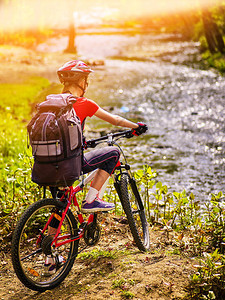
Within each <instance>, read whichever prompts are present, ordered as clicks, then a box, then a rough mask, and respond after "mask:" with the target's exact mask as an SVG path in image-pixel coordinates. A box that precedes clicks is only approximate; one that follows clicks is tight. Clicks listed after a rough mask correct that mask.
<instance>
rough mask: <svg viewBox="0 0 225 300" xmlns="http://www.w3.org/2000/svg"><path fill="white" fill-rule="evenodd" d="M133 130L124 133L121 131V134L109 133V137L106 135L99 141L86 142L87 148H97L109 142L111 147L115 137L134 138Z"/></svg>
mask: <svg viewBox="0 0 225 300" xmlns="http://www.w3.org/2000/svg"><path fill="white" fill-rule="evenodd" d="M132 132H133V130H132V129H130V130H124V131H120V132H115V133H108V134H107V135H104V136H102V137H99V138H97V139H91V140H88V141H86V143H85V146H86V148H95V147H96V146H97V145H98V144H100V143H101V142H103V141H105V140H108V141H107V143H108V144H109V145H110V144H111V145H112V144H113V139H114V138H115V137H121V138H122V137H125V138H128V139H129V138H132V137H133V136H134V135H133V133H132Z"/></svg>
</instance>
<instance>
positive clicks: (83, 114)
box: [57, 60, 147, 213]
mask: <svg viewBox="0 0 225 300" xmlns="http://www.w3.org/2000/svg"><path fill="white" fill-rule="evenodd" d="M92 72H93V70H91V68H90V67H89V66H87V65H86V64H85V63H84V62H82V61H79V60H73V61H69V62H67V63H65V64H64V65H63V66H62V67H61V68H59V70H58V72H57V74H58V77H59V80H60V82H61V83H62V84H63V86H64V87H63V91H62V93H70V94H72V95H73V96H74V97H75V98H77V101H76V102H75V103H74V105H73V107H74V109H75V111H76V114H77V116H78V117H79V119H80V121H81V123H82V128H84V123H85V119H86V118H87V117H92V116H96V117H98V118H100V119H102V120H104V121H106V122H108V123H110V124H112V125H115V126H121V127H127V128H132V129H133V134H134V135H140V134H142V133H144V132H145V131H146V130H147V126H146V125H145V124H142V123H137V124H136V123H133V122H131V121H129V120H126V119H124V118H122V117H120V116H117V115H113V114H111V113H109V112H107V111H105V110H104V109H102V108H101V107H100V106H99V105H98V104H97V103H95V102H94V101H93V100H89V99H87V98H85V97H84V94H85V92H86V89H87V87H88V76H89V74H90V73H92ZM119 157H120V152H119V150H118V148H117V147H105V148H100V149H97V150H93V151H90V152H88V153H86V154H84V156H83V162H82V171H83V174H86V173H88V172H90V171H93V170H95V169H98V171H97V173H96V175H95V177H94V179H93V182H92V185H91V187H90V189H89V191H88V193H87V196H86V198H85V201H83V203H82V207H81V211H82V212H85V213H89V212H97V211H108V210H112V209H113V208H114V207H115V205H114V204H113V203H108V202H105V201H102V200H101V199H99V197H98V194H99V191H100V189H101V187H102V186H103V184H104V183H105V181H106V180H107V179H108V177H109V176H110V175H111V174H112V172H113V170H114V168H115V166H116V164H117V162H118V160H119Z"/></svg>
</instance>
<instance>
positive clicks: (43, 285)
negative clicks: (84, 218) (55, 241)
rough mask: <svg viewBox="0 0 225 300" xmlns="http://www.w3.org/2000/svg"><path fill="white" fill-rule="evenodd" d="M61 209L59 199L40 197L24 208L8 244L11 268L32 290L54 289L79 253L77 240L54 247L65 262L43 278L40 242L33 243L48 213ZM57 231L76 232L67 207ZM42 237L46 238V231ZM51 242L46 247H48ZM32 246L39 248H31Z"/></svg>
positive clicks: (61, 205) (74, 223)
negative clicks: (59, 229)
mask: <svg viewBox="0 0 225 300" xmlns="http://www.w3.org/2000/svg"><path fill="white" fill-rule="evenodd" d="M63 209H64V205H63V203H62V202H61V201H59V200H56V199H41V200H39V201H37V202H35V203H33V204H32V205H31V206H30V207H28V208H27V210H26V211H25V212H24V213H23V215H22V217H21V218H20V220H19V222H18V224H17V226H16V228H15V230H14V233H13V237H12V247H11V256H12V263H13V268H14V270H15V273H16V275H17V277H18V278H19V279H20V281H21V282H22V283H23V284H24V285H25V286H26V287H28V288H30V289H32V290H35V291H39V292H44V291H45V290H49V289H53V288H55V287H56V286H58V285H59V284H60V283H61V282H62V281H63V280H64V279H65V278H66V276H67V275H68V273H69V272H70V270H71V268H72V266H73V264H74V260H75V258H76V256H77V252H78V244H79V241H78V240H77V241H73V242H71V243H68V244H65V245H63V246H61V247H57V248H56V249H57V253H60V254H61V255H62V256H63V258H64V259H65V262H64V263H63V265H62V266H61V267H59V269H58V270H56V273H55V274H53V275H51V276H50V277H49V276H48V277H47V278H46V275H44V273H43V268H44V267H43V266H44V262H45V258H46V255H45V254H44V253H43V247H41V245H43V244H41V243H38V245H36V244H34V242H36V241H37V237H38V236H40V229H42V228H43V226H44V224H46V221H47V220H48V219H49V216H50V214H52V212H53V211H55V210H57V211H63ZM41 226H42V227H41ZM60 234H62V235H63V234H71V235H73V234H76V235H77V222H76V220H75V218H74V216H73V214H72V212H71V211H70V209H69V210H68V211H67V214H66V216H65V219H64V221H63V224H62V227H61V232H60ZM45 236H47V237H49V236H48V234H47V233H46V235H45ZM47 240H48V238H47ZM42 241H43V237H42ZM51 241H52V240H50V242H49V244H47V247H50V246H49V245H51ZM35 247H37V248H38V249H37V250H34V249H35ZM50 248H51V247H50ZM37 251H39V252H37ZM35 252H37V253H35Z"/></svg>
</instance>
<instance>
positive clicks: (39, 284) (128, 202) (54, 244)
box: [11, 130, 150, 292]
mask: <svg viewBox="0 0 225 300" xmlns="http://www.w3.org/2000/svg"><path fill="white" fill-rule="evenodd" d="M131 137H133V135H132V130H126V131H122V132H116V133H110V134H107V135H105V136H103V137H100V138H97V139H92V140H89V141H87V142H86V148H94V147H96V146H97V145H98V144H100V143H102V142H107V143H108V145H111V146H112V145H117V146H118V147H119V148H120V150H121V153H122V156H123V159H124V164H122V162H121V161H119V162H118V164H117V166H116V168H115V170H114V173H113V174H112V175H111V176H112V178H113V182H114V186H115V189H116V191H117V194H118V196H119V199H120V201H121V203H122V207H123V210H124V212H125V214H126V216H127V221H128V224H129V227H130V231H131V233H132V236H133V238H134V241H135V243H136V245H137V247H138V249H139V250H140V251H147V250H148V249H149V246H150V237H149V229H148V222H147V219H146V215H145V209H144V206H143V203H142V200H141V196H140V194H139V191H138V188H137V185H136V181H135V179H134V178H133V176H132V174H131V170H130V166H129V164H128V163H127V159H126V156H125V154H124V152H123V151H122V149H121V147H120V146H119V144H118V143H117V140H118V139H120V138H131ZM95 172H96V170H95V171H93V172H92V173H90V174H89V175H88V176H87V177H86V178H84V177H83V176H82V180H81V181H80V183H79V184H78V185H77V186H75V187H73V186H70V187H65V188H63V190H62V191H61V193H62V196H61V198H60V199H52V198H45V195H44V199H41V200H39V201H37V202H35V203H33V204H32V205H31V206H29V207H28V208H27V209H26V210H25V212H24V213H23V215H22V216H21V218H20V220H19V222H18V223H17V226H16V228H15V230H14V233H13V238H12V250H11V255H12V263H13V267H14V270H15V273H16V275H17V277H18V278H19V279H20V281H21V282H22V283H23V284H24V285H25V286H26V287H28V288H30V289H32V290H35V291H40V292H43V291H45V290H47V289H53V288H54V287H56V286H57V285H59V284H60V283H61V282H62V281H63V280H64V279H65V278H66V277H67V275H68V273H69V272H70V270H71V268H72V266H73V264H74V261H75V258H76V256H77V254H78V246H79V240H80V239H81V238H83V239H84V242H85V244H86V246H85V248H86V247H88V246H93V245H95V244H96V243H97V242H98V241H99V239H100V232H101V229H100V225H99V224H98V222H97V216H98V213H91V214H90V215H89V217H88V218H87V220H85V219H84V216H83V215H82V213H81V211H80V207H79V204H78V200H77V197H76V194H77V193H78V192H79V191H81V190H82V189H83V188H84V186H85V185H87V184H88V183H89V182H90V181H91V180H92V179H93V177H94V175H95ZM44 194H45V193H44ZM72 204H73V205H74V207H75V210H76V217H75V216H74V214H73V213H72V211H71V209H70V206H71V205H72ZM53 217H55V218H56V219H58V220H59V226H58V228H57V232H56V234H54V235H51V234H48V225H49V223H50V222H51V220H52V218H53ZM78 223H79V227H78ZM82 250H83V249H82ZM82 250H81V251H82ZM81 251H80V252H81ZM47 255H50V256H51V257H53V258H54V259H55V264H56V272H55V273H54V274H53V275H51V276H48V277H47V276H46V275H45V274H44V273H43V265H44V261H45V258H46V256H47ZM59 255H61V256H63V258H64V262H63V263H62V262H60V261H59Z"/></svg>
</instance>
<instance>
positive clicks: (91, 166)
mask: <svg viewBox="0 0 225 300" xmlns="http://www.w3.org/2000/svg"><path fill="white" fill-rule="evenodd" d="M119 157H120V152H119V150H118V148H116V147H105V148H101V149H97V150H94V151H91V152H89V153H87V154H85V156H84V162H83V172H84V173H87V172H90V171H93V170H95V169H96V168H98V171H97V172H96V175H95V177H94V179H93V182H92V185H91V187H90V189H89V191H88V194H87V196H86V198H85V202H84V203H83V206H82V211H83V212H95V211H107V210H111V209H113V208H114V204H112V203H107V202H103V201H102V200H100V199H99V198H98V193H99V191H100V189H101V187H102V186H103V184H104V183H105V182H106V180H107V179H108V177H109V176H110V175H111V174H112V172H113V170H114V169H115V166H116V164H117V162H118V160H119Z"/></svg>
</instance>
